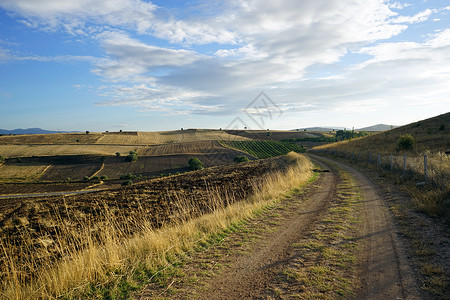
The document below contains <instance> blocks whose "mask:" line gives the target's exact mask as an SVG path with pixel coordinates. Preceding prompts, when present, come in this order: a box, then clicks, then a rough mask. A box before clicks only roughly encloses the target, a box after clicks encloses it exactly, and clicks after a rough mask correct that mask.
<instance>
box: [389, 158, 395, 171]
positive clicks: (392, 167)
mask: <svg viewBox="0 0 450 300" xmlns="http://www.w3.org/2000/svg"><path fill="white" fill-rule="evenodd" d="M389 160H390V163H391V171H392V170H394V162H393V158H392V154H391V155H390V156H389Z"/></svg>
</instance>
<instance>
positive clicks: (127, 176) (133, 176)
mask: <svg viewBox="0 0 450 300" xmlns="http://www.w3.org/2000/svg"><path fill="white" fill-rule="evenodd" d="M135 178H136V175H133V174H131V173H128V174H125V175H122V176H120V179H123V180H125V179H135Z"/></svg>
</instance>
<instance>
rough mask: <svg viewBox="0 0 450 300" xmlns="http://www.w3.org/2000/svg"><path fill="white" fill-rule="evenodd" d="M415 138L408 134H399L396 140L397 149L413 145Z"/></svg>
mask: <svg viewBox="0 0 450 300" xmlns="http://www.w3.org/2000/svg"><path fill="white" fill-rule="evenodd" d="M415 142H416V141H415V139H414V137H413V136H412V135H410V134H404V135H401V136H400V137H399V138H398V140H397V149H398V150H410V149H412V148H413V147H414V143H415Z"/></svg>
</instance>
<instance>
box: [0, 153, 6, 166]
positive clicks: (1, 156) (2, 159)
mask: <svg viewBox="0 0 450 300" xmlns="http://www.w3.org/2000/svg"><path fill="white" fill-rule="evenodd" d="M4 161H5V157H4V156H3V155H0V164H1V163H2V162H4Z"/></svg>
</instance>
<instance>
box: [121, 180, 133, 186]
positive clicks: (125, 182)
mask: <svg viewBox="0 0 450 300" xmlns="http://www.w3.org/2000/svg"><path fill="white" fill-rule="evenodd" d="M122 185H123V186H127V185H133V181H132V180H125V181H124V182H122Z"/></svg>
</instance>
